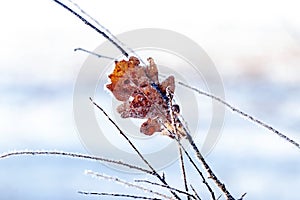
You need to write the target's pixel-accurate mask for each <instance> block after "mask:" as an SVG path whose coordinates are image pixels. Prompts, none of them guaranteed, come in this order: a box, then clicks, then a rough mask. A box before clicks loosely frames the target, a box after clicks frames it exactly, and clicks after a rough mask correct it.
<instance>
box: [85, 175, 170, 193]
mask: <svg viewBox="0 0 300 200" xmlns="http://www.w3.org/2000/svg"><path fill="white" fill-rule="evenodd" d="M85 173H86V174H88V175H92V176H95V177H98V178H103V179H106V180H112V181H114V182H117V183H121V184H124V185H126V186H129V187H133V188H136V189H139V190H142V191H144V192H148V193H151V194H154V195H157V196H161V197H163V198H165V199H172V197H169V196H166V195H165V194H162V193H159V192H156V191H153V190H151V189H148V188H144V187H142V186H140V185H135V184H133V183H129V182H128V181H124V180H121V179H119V178H117V177H112V176H108V175H104V174H99V173H96V172H93V171H90V170H88V171H86V172H85Z"/></svg>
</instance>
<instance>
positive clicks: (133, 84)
mask: <svg viewBox="0 0 300 200" xmlns="http://www.w3.org/2000/svg"><path fill="white" fill-rule="evenodd" d="M148 62H149V65H147V66H140V65H139V64H140V61H139V59H138V58H136V57H130V58H129V61H126V60H121V61H116V62H115V68H114V71H113V73H112V74H110V75H109V76H108V77H109V78H110V80H111V83H109V84H107V85H106V87H107V88H108V89H109V90H110V91H111V92H112V93H113V95H114V97H115V98H116V99H117V100H119V101H122V102H123V103H122V104H121V105H119V106H118V108H117V111H118V112H119V113H120V114H121V117H123V118H139V119H147V121H146V122H144V123H143V124H142V125H141V128H140V132H142V133H144V134H146V135H152V134H153V133H155V132H161V131H162V130H163V129H164V126H163V125H162V124H169V123H170V122H171V119H170V114H169V109H168V102H170V101H171V100H172V99H170V98H172V96H173V93H174V90H175V79H174V77H173V76H169V77H168V78H167V79H166V80H164V81H163V82H162V83H159V80H158V70H157V66H156V64H155V63H154V60H153V59H152V58H148ZM167 88H168V92H169V93H171V95H170V96H171V97H170V96H169V97H168V95H167V91H166V90H167Z"/></svg>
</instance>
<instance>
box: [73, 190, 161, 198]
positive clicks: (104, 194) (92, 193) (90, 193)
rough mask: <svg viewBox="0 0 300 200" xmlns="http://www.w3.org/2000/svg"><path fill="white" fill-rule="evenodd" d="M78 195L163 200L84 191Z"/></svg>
mask: <svg viewBox="0 0 300 200" xmlns="http://www.w3.org/2000/svg"><path fill="white" fill-rule="evenodd" d="M78 193H79V194H84V195H97V196H113V197H124V198H132V199H147V200H162V199H158V198H152V197H145V196H137V195H131V194H118V193H106V192H84V191H79V192H78Z"/></svg>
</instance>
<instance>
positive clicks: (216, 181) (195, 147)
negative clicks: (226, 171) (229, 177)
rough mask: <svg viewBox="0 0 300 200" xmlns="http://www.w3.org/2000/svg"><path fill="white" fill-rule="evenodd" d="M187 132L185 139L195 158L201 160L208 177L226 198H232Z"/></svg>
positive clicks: (232, 199)
mask: <svg viewBox="0 0 300 200" xmlns="http://www.w3.org/2000/svg"><path fill="white" fill-rule="evenodd" d="M186 134H187V137H186V138H187V140H188V141H189V143H190V144H191V146H192V147H193V150H194V151H195V153H196V156H197V158H198V159H199V160H200V161H201V163H202V165H203V166H204V168H205V169H206V171H207V173H208V174H209V176H210V177H209V178H211V179H212V180H214V182H215V183H216V184H217V186H218V187H219V188H220V189H221V191H222V192H223V193H224V194H225V195H226V197H227V199H228V200H234V198H233V196H232V195H231V194H230V192H229V191H228V190H227V188H226V186H225V184H224V183H222V182H221V181H220V180H219V179H218V177H217V176H216V175H215V173H214V172H213V171H212V169H211V168H210V166H209V165H208V164H207V162H206V160H205V159H204V157H203V155H202V154H201V152H200V151H199V149H198V147H197V145H196V144H195V142H194V140H193V138H192V136H191V135H190V134H189V133H188V132H186Z"/></svg>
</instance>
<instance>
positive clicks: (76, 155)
mask: <svg viewBox="0 0 300 200" xmlns="http://www.w3.org/2000/svg"><path fill="white" fill-rule="evenodd" d="M20 155H32V156H34V155H49V156H64V157H72V158H81V159H87V160H94V161H101V162H107V163H111V164H116V165H122V166H125V167H128V168H131V169H136V170H138V171H141V172H144V173H147V174H151V175H153V172H152V171H150V170H147V169H144V168H141V167H138V166H135V165H131V164H128V163H125V162H123V161H117V160H111V159H106V158H101V157H97V156H91V155H87V154H80V153H72V152H64V151H37V150H24V151H12V152H8V153H4V154H1V155H0V159H4V158H9V157H11V156H20Z"/></svg>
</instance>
